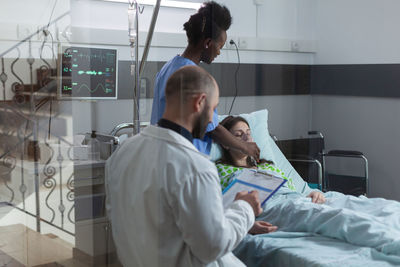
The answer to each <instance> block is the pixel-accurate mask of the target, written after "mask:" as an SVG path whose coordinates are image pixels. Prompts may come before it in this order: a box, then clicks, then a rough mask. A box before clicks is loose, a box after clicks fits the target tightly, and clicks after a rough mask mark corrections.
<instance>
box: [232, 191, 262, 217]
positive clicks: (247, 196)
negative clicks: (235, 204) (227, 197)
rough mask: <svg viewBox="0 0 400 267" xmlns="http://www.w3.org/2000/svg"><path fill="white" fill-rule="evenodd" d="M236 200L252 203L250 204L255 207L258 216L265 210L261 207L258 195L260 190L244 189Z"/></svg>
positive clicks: (237, 195) (255, 213)
mask: <svg viewBox="0 0 400 267" xmlns="http://www.w3.org/2000/svg"><path fill="white" fill-rule="evenodd" d="M235 200H244V201H246V202H247V203H249V204H250V206H251V207H252V208H253V211H254V215H255V216H256V217H257V216H258V215H260V214H261V212H262V211H263V210H262V208H261V203H260V198H259V196H258V192H257V191H255V190H253V191H250V192H248V191H242V192H239V193H237V194H236V196H235Z"/></svg>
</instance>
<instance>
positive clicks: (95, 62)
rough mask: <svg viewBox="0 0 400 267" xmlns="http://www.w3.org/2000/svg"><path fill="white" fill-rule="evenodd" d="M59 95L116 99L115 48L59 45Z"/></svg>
mask: <svg viewBox="0 0 400 267" xmlns="http://www.w3.org/2000/svg"><path fill="white" fill-rule="evenodd" d="M60 68H61V76H62V79H61V86H60V88H61V97H68V98H69V97H71V98H114V99H115V98H116V97H117V82H116V78H117V51H116V50H113V49H100V48H88V47H67V48H63V53H62V62H61V66H60Z"/></svg>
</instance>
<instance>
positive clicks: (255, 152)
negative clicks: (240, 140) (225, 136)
mask: <svg viewBox="0 0 400 267" xmlns="http://www.w3.org/2000/svg"><path fill="white" fill-rule="evenodd" d="M242 153H243V154H246V155H247V156H250V157H253V158H254V159H255V160H256V161H257V162H259V161H260V148H259V147H258V146H257V144H256V143H255V142H244V147H243V149H242Z"/></svg>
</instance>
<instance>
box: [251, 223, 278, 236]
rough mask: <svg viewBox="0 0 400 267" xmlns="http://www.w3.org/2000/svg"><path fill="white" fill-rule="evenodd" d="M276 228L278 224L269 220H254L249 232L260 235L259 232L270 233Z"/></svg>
mask: <svg viewBox="0 0 400 267" xmlns="http://www.w3.org/2000/svg"><path fill="white" fill-rule="evenodd" d="M276 230H278V226H274V225H272V224H270V223H269V222H264V221H255V223H254V225H253V227H251V229H250V230H249V234H252V235H260V234H267V233H272V232H275V231H276Z"/></svg>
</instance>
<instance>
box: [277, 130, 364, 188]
mask: <svg viewBox="0 0 400 267" xmlns="http://www.w3.org/2000/svg"><path fill="white" fill-rule="evenodd" d="M308 135H309V136H308V137H307V138H298V139H289V140H278V139H277V138H276V136H273V135H272V138H273V139H274V140H275V143H276V144H277V146H278V147H279V148H280V150H281V151H282V153H283V154H284V155H285V157H286V158H287V159H288V160H289V162H290V163H291V164H292V165H293V167H294V168H295V169H296V171H297V172H298V173H299V174H300V176H301V177H302V178H303V179H304V180H305V181H306V182H307V183H308V184H309V186H310V187H311V188H317V189H319V190H321V191H323V192H326V191H337V192H341V193H344V194H349V195H354V196H359V195H365V196H368V194H369V189H368V160H367V158H366V157H365V155H364V154H363V153H362V152H360V151H353V150H330V151H328V152H326V151H325V140H324V136H323V134H322V133H321V132H318V131H309V132H308ZM328 158H342V159H350V158H353V159H356V160H357V161H360V162H359V163H358V164H360V163H361V166H362V167H363V170H362V173H363V174H362V175H361V176H360V175H354V174H352V175H349V174H346V173H343V170H341V171H339V170H337V171H332V170H330V169H331V168H329V164H328V163H327V159H328Z"/></svg>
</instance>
